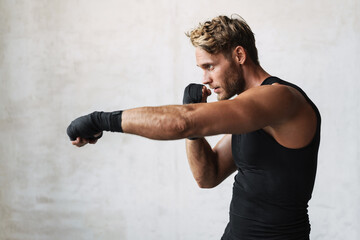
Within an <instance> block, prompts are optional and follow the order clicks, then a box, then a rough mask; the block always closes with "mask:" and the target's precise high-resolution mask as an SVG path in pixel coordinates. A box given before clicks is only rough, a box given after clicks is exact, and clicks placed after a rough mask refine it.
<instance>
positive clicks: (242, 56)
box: [233, 46, 247, 64]
mask: <svg viewBox="0 0 360 240" xmlns="http://www.w3.org/2000/svg"><path fill="white" fill-rule="evenodd" d="M233 53H234V55H235V59H236V61H237V62H238V63H239V64H244V62H245V61H246V57H247V54H246V50H245V48H243V47H242V46H237V47H236V48H235V49H234V52H233Z"/></svg>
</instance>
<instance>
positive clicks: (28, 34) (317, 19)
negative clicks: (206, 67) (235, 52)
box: [0, 0, 360, 240]
mask: <svg viewBox="0 0 360 240" xmlns="http://www.w3.org/2000/svg"><path fill="white" fill-rule="evenodd" d="M359 11H360V6H359V1H357V0H345V1H341V3H340V2H339V1H334V0H332V1H329V0H321V1H310V0H306V1H285V0H283V1H281V0H277V1H259V0H255V1H254V0H251V1H250V0H242V1H239V0H232V1H230V0H225V1H209V0H206V1H205V0H201V1H190V0H181V1H166V0H136V1H121V0H119V1H115V0H104V1H95V0H86V1H85V0H76V1H73V0H54V1H47V0H36V1H30V0H28V1H26V0H17V1H12V0H0V132H1V138H0V240H10V239H11V240H33V239H36V240H38V239H53V240H57V239H77V240H91V239H97V240H112V239H128V240H130V239H131V240H133V239H134V240H138V239H166V240H167V239H178V240H180V239H184V240H185V239H186V240H188V239H196V240H209V239H219V237H220V236H221V234H222V232H223V230H224V227H225V225H226V223H227V218H228V216H227V214H228V205H229V201H230V197H231V186H232V177H230V178H229V179H227V180H226V181H225V182H224V183H223V184H221V185H220V186H219V187H217V188H215V189H212V190H201V189H198V188H197V185H196V183H195V182H194V180H193V179H192V176H191V173H190V170H189V167H188V165H187V160H186V157H185V150H184V142H183V141H172V142H171V141H168V142H164V141H162V142H161V141H151V140H148V139H144V138H140V137H136V136H130V135H124V134H116V133H115V134H105V136H104V137H103V138H102V139H101V141H99V143H98V144H96V145H91V146H86V147H84V148H81V149H78V148H75V147H73V146H71V145H70V143H69V141H68V138H67V136H66V134H65V129H66V127H67V125H68V124H69V122H70V121H71V120H72V119H73V118H75V117H77V116H79V115H81V114H86V113H89V112H91V111H94V110H109V111H110V110H117V109H125V108H131V107H136V106H144V105H165V104H176V103H181V98H182V91H183V88H184V87H185V86H186V85H187V84H188V83H189V82H194V81H200V78H201V72H200V70H198V69H197V68H196V66H195V58H194V49H193V48H192V46H191V45H190V43H189V41H188V39H187V38H186V37H185V35H184V32H185V31H187V30H189V29H191V28H193V27H194V26H195V25H196V24H197V23H198V22H200V21H203V20H205V19H209V18H212V17H214V16H216V15H219V14H231V13H238V14H240V15H242V16H243V17H244V18H245V19H246V20H247V21H248V23H249V24H250V26H251V27H252V28H253V31H254V32H255V34H256V38H257V43H258V49H259V53H260V61H261V63H262V65H263V66H264V68H265V69H266V70H267V71H268V72H270V73H271V74H273V75H277V76H279V77H281V78H284V79H286V80H288V81H292V82H294V83H296V84H298V85H300V86H302V87H303V88H304V89H305V90H306V91H307V92H308V94H309V95H310V97H311V98H312V99H313V100H314V101H315V102H316V103H317V104H318V106H319V108H320V110H321V112H322V116H323V129H322V130H323V132H322V144H321V149H320V159H319V169H318V176H317V181H316V186H315V189H314V194H313V199H312V200H311V201H310V218H311V223H312V239H315V240H328V239H341V240H343V239H347V240H352V239H354V240H355V239H359V238H360V231H359V229H360V217H359V216H360V205H359V202H360V191H359V186H358V185H359V180H360V178H359V176H360V175H359V172H360V162H359V140H360V139H359V136H358V132H359V130H360V129H359V121H358V118H359V117H360V108H359V103H360V102H359V99H360V98H359V97H358V89H359V87H360V83H359V81H358V80H357V78H358V76H359V74H360V70H359V67H358V65H359V62H360V45H359V42H360V25H359V22H360V21H359V20H360V19H359V16H360V12H359ZM218 138H219V137H212V138H210V141H211V142H212V143H214V142H215V141H216V140H217V139H218Z"/></svg>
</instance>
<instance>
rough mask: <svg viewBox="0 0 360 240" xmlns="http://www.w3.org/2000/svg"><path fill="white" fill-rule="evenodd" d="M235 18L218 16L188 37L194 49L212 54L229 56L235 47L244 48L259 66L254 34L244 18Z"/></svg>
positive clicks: (190, 33)
mask: <svg viewBox="0 0 360 240" xmlns="http://www.w3.org/2000/svg"><path fill="white" fill-rule="evenodd" d="M233 16H234V15H232V16H231V17H230V18H229V17H227V16H218V17H215V18H213V19H212V20H211V21H206V22H204V23H200V24H199V26H198V27H197V28H195V29H193V30H192V31H190V32H187V33H186V36H188V37H189V38H190V40H191V43H192V44H193V45H194V47H200V48H202V49H204V50H205V51H207V52H208V53H211V54H218V53H223V54H224V55H225V56H229V54H230V53H231V51H232V50H233V49H235V47H237V46H242V47H243V48H244V49H245V50H246V52H247V53H248V55H249V56H250V58H251V60H252V61H253V62H254V63H255V64H256V65H259V58H258V53H257V49H256V46H255V37H254V33H253V32H252V31H251V28H250V27H249V25H248V24H247V23H246V22H245V20H244V19H243V18H241V17H240V16H238V15H235V18H233Z"/></svg>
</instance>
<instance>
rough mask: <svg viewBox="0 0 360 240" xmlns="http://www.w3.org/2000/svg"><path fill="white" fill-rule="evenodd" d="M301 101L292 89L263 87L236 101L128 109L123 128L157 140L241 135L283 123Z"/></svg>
mask: <svg viewBox="0 0 360 240" xmlns="http://www.w3.org/2000/svg"><path fill="white" fill-rule="evenodd" d="M298 104H299V103H298V101H297V100H296V97H295V96H294V94H293V93H292V92H291V91H290V90H289V88H287V87H284V86H262V87H258V88H255V89H250V90H248V91H246V92H244V93H242V94H240V95H239V96H238V97H236V98H235V99H233V100H224V101H219V102H213V103H198V104H189V105H183V106H180V105H173V106H162V107H142V108H135V109H129V110H126V111H124V112H123V114H122V129H123V131H124V132H125V133H130V134H136V135H139V136H143V137H147V138H151V139H158V140H171V139H181V138H186V137H203V136H211V135H217V134H241V133H245V132H250V131H254V130H257V129H260V128H264V127H266V126H277V125H281V123H283V122H285V121H287V120H288V119H290V118H292V117H293V116H294V114H295V113H296V111H297V109H298V106H297V105H298Z"/></svg>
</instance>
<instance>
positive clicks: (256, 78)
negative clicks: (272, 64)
mask: <svg viewBox="0 0 360 240" xmlns="http://www.w3.org/2000/svg"><path fill="white" fill-rule="evenodd" d="M243 73H244V79H245V90H248V89H250V88H253V87H258V86H260V85H261V83H262V82H263V81H264V80H265V79H266V78H268V77H270V76H271V75H270V74H268V73H267V72H266V71H265V70H264V69H263V68H262V67H261V66H260V65H255V64H253V63H251V64H247V65H244V66H243Z"/></svg>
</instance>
